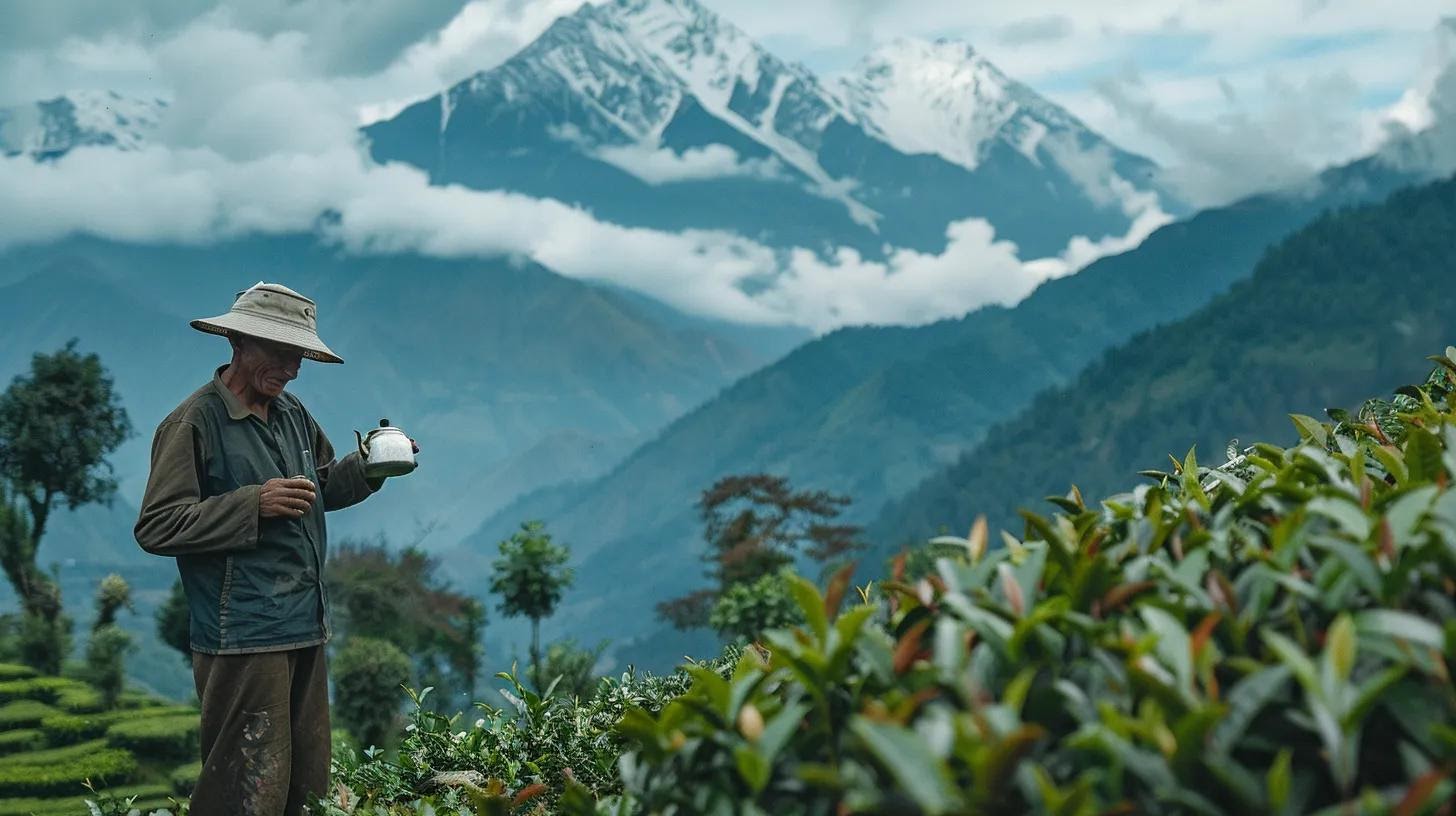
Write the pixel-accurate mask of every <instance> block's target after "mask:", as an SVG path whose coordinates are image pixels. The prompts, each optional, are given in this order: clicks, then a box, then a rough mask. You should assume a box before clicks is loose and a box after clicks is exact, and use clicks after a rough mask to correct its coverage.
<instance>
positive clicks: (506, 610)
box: [490, 521, 576, 688]
mask: <svg viewBox="0 0 1456 816" xmlns="http://www.w3.org/2000/svg"><path fill="white" fill-rule="evenodd" d="M570 558H571V553H570V551H569V550H567V548H566V547H563V546H561V545H559V544H555V543H553V542H552V541H551V534H550V533H547V532H546V527H545V525H544V524H542V523H541V522H539V521H527V522H523V523H522V524H521V529H519V530H517V531H516V532H515V533H513V534H512V535H511V537H510V538H508V539H506V540H505V541H502V542H501V543H500V557H499V558H497V559H496V560H495V563H494V564H493V565H492V566H493V568H494V577H493V579H492V580H491V583H490V591H491V592H494V593H495V594H496V595H498V596H500V599H501V601H500V611H501V612H502V613H503V614H504V615H505V616H506V617H508V618H514V617H520V616H523V615H524V616H525V617H528V618H530V619H531V674H532V682H533V683H535V684H536V686H537V687H538V688H539V687H540V686H541V683H540V674H541V620H542V619H543V618H549V617H551V613H552V612H555V611H556V604H558V603H560V601H561V596H562V595H563V594H565V592H566V589H567V587H569V586H571V582H572V581H573V580H575V577H576V576H575V574H574V573H573V572H572V570H571V568H570V567H568V566H566V562H567V561H569V560H570Z"/></svg>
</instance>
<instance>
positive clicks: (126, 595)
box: [86, 573, 132, 708]
mask: <svg viewBox="0 0 1456 816" xmlns="http://www.w3.org/2000/svg"><path fill="white" fill-rule="evenodd" d="M122 609H127V610H130V609H132V604H131V586H130V585H128V584H127V582H126V580H125V579H124V578H122V577H121V576H120V575H117V574H116V573H112V574H110V575H108V576H106V577H105V578H102V579H101V583H100V584H99V585H98V586H97V587H96V622H95V623H94V624H92V626H91V638H90V640H88V641H87V642H86V679H87V680H89V681H90V682H91V685H93V686H95V687H96V688H97V690H98V691H100V692H101V698H102V700H103V701H104V702H105V704H106V707H107V708H112V707H114V706H115V705H116V700H117V698H118V697H120V696H121V690H122V688H123V687H124V686H125V685H126V654H127V652H129V651H131V649H132V638H131V635H129V634H127V632H126V631H125V630H123V629H122V628H121V627H120V626H118V625H116V613H117V612H119V611H121V610H122Z"/></svg>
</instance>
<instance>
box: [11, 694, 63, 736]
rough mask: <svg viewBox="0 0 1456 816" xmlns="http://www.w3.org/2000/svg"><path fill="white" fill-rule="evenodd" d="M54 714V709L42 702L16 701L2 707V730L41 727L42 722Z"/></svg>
mask: <svg viewBox="0 0 1456 816" xmlns="http://www.w3.org/2000/svg"><path fill="white" fill-rule="evenodd" d="M54 713H56V710H55V709H54V708H51V707H50V706H49V705H46V704H45V703H42V702H41V701H40V700H16V701H14V702H11V703H6V704H5V705H0V728H5V729H9V728H29V727H31V726H36V725H40V721H41V720H43V719H45V718H46V717H48V716H50V715H52V714H54Z"/></svg>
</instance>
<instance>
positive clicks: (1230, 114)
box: [1097, 71, 1361, 206]
mask: <svg viewBox="0 0 1456 816" xmlns="http://www.w3.org/2000/svg"><path fill="white" fill-rule="evenodd" d="M1266 86H1267V87H1266V94H1265V97H1266V100H1267V101H1266V103H1265V104H1264V105H1261V106H1259V107H1257V108H1256V107H1252V106H1249V105H1246V104H1244V103H1243V101H1242V100H1241V98H1240V95H1239V94H1238V92H1237V91H1236V90H1235V89H1234V87H1233V86H1232V85H1231V84H1229V83H1227V82H1222V83H1220V84H1219V87H1220V91H1221V94H1222V96H1223V105H1222V106H1221V108H1220V109H1218V110H1213V111H1209V112H1207V113H1206V114H1205V115H1204V116H1202V117H1199V118H1191V117H1182V116H1179V115H1176V114H1174V113H1172V112H1171V111H1169V110H1168V109H1167V108H1166V107H1164V106H1163V105H1162V104H1160V103H1159V102H1158V101H1157V99H1156V98H1155V97H1154V96H1153V95H1152V94H1150V93H1149V91H1148V88H1147V85H1146V84H1145V83H1144V81H1143V79H1142V77H1141V75H1140V74H1138V73H1137V72H1136V71H1128V72H1126V73H1125V74H1124V75H1123V76H1121V77H1117V78H1111V79H1107V80H1104V81H1103V82H1101V83H1099V84H1098V86H1097V89H1098V92H1099V93H1100V94H1101V95H1102V97H1103V99H1104V100H1105V101H1106V102H1107V103H1108V104H1109V105H1110V106H1111V107H1112V108H1113V109H1114V110H1115V111H1116V112H1117V113H1118V115H1120V116H1122V117H1124V118H1126V119H1128V120H1130V121H1132V122H1133V123H1135V124H1136V125H1137V126H1138V127H1140V128H1142V129H1143V130H1145V131H1146V132H1147V133H1149V134H1150V135H1152V136H1153V137H1155V138H1157V139H1159V140H1161V141H1162V142H1163V143H1164V144H1165V145H1166V147H1167V148H1168V150H1170V151H1171V152H1172V154H1173V155H1174V156H1175V157H1176V158H1175V161H1174V162H1172V163H1171V166H1169V167H1168V168H1167V169H1166V170H1165V171H1164V173H1163V177H1162V180H1163V181H1164V182H1165V183H1166V184H1168V185H1169V186H1170V187H1172V188H1173V189H1174V190H1175V191H1176V192H1177V193H1178V194H1179V195H1180V196H1181V197H1182V198H1184V199H1185V200H1187V201H1190V202H1193V203H1194V204H1196V205H1199V206H1217V205H1220V204H1225V203H1228V202H1230V201H1233V200H1235V199H1238V198H1241V197H1243V196H1245V195H1249V194H1251V193H1255V192H1260V191H1264V190H1270V189H1279V188H1283V187H1287V186H1290V185H1294V184H1298V183H1301V182H1303V181H1305V180H1306V179H1308V178H1309V176H1310V175H1311V174H1313V173H1314V172H1315V171H1317V170H1319V169H1320V167H1321V166H1322V163H1321V162H1319V161H1318V160H1317V159H1313V158H1312V157H1327V156H1330V155H1332V154H1336V153H1338V152H1339V151H1340V150H1341V149H1342V148H1343V147H1344V146H1348V145H1352V144H1358V143H1359V142H1360V141H1361V123H1360V121H1359V119H1358V118H1356V117H1353V116H1351V115H1350V112H1351V111H1352V110H1353V109H1354V108H1355V102H1356V100H1357V99H1358V96H1359V87H1358V86H1357V85H1356V84H1355V83H1354V82H1353V81H1352V80H1351V79H1350V77H1349V76H1348V75H1345V74H1341V73H1335V74H1331V75H1328V76H1324V77H1317V78H1313V79H1311V80H1309V81H1308V82H1305V83H1299V84H1296V83H1292V82H1289V81H1286V80H1282V79H1280V78H1278V77H1275V76H1272V75H1271V76H1269V77H1267V78H1266Z"/></svg>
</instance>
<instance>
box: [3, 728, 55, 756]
mask: <svg viewBox="0 0 1456 816" xmlns="http://www.w3.org/2000/svg"><path fill="white" fill-rule="evenodd" d="M42 745H45V734H44V733H42V732H41V731H40V730H38V729H35V728H12V729H9V730H6V731H0V757H3V756H4V755H6V754H13V753H18V752H21V751H31V750H34V749H36V748H39V747H41V746H42Z"/></svg>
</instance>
